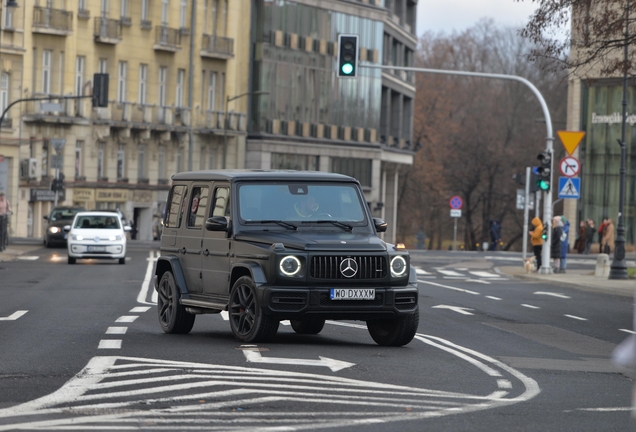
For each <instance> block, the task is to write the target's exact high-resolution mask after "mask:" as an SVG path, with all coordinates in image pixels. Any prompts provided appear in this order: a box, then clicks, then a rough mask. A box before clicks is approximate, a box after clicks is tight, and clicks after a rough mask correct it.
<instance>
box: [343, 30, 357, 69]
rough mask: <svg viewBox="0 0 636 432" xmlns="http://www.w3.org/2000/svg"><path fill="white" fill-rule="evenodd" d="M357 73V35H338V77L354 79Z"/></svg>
mask: <svg viewBox="0 0 636 432" xmlns="http://www.w3.org/2000/svg"><path fill="white" fill-rule="evenodd" d="M357 72H358V35H346V34H341V35H338V77H355V76H357Z"/></svg>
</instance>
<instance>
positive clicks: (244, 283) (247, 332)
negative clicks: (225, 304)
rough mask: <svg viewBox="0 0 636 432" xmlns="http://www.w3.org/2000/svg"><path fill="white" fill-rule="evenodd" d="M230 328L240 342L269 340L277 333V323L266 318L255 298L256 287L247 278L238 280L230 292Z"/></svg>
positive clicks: (271, 318) (269, 317)
mask: <svg viewBox="0 0 636 432" xmlns="http://www.w3.org/2000/svg"><path fill="white" fill-rule="evenodd" d="M229 314H230V328H231V329H232V333H234V336H235V337H236V338H237V339H238V340H240V341H241V342H264V341H268V340H271V339H272V338H273V337H274V336H275V335H276V332H277V331H278V324H279V321H278V320H276V319H274V318H273V317H271V316H266V315H264V314H263V311H262V310H261V308H260V305H259V303H258V298H257V296H256V286H255V285H254V281H253V280H252V278H250V277H249V276H243V277H241V278H239V279H238V280H237V281H236V282H235V283H234V286H233V287H232V291H230V304H229Z"/></svg>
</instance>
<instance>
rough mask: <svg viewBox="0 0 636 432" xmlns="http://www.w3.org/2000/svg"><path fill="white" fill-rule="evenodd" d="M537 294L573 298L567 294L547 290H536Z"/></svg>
mask: <svg viewBox="0 0 636 432" xmlns="http://www.w3.org/2000/svg"><path fill="white" fill-rule="evenodd" d="M535 294H536V295H547V296H552V297H558V298H562V299H569V298H572V297H570V296H566V295H565V294H560V293H553V292H546V291H537V292H535Z"/></svg>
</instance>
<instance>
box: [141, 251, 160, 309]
mask: <svg viewBox="0 0 636 432" xmlns="http://www.w3.org/2000/svg"><path fill="white" fill-rule="evenodd" d="M146 261H148V265H147V266H146V275H145V276H144V281H143V282H142V283H141V290H140V291H139V294H138V295H137V303H142V304H156V303H157V292H156V290H155V289H154V286H153V288H152V299H153V301H152V302H148V301H147V300H146V298H147V296H148V291H149V290H150V286H151V285H152V283H153V278H154V269H155V262H156V261H157V257H156V254H155V251H150V252H149V253H148V258H146Z"/></svg>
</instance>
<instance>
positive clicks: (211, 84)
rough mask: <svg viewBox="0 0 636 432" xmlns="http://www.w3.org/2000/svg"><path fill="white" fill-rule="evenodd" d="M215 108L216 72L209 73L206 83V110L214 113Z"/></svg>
mask: <svg viewBox="0 0 636 432" xmlns="http://www.w3.org/2000/svg"><path fill="white" fill-rule="evenodd" d="M215 108H216V72H210V80H209V81H208V110H210V111H214V109H215Z"/></svg>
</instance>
